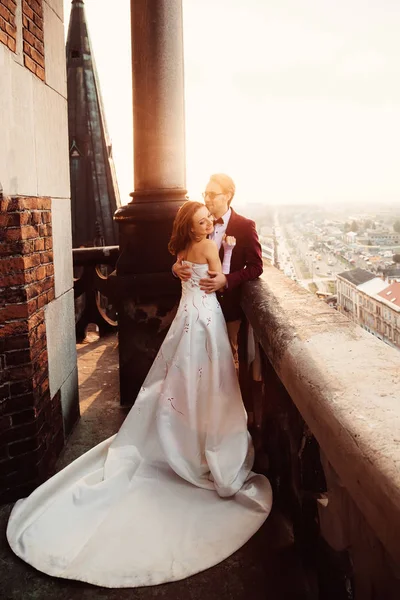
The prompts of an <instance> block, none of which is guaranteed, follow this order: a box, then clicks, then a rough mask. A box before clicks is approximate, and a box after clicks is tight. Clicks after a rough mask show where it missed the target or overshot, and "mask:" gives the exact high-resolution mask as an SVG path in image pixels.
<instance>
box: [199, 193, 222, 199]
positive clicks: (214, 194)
mask: <svg viewBox="0 0 400 600" xmlns="http://www.w3.org/2000/svg"><path fill="white" fill-rule="evenodd" d="M223 195H224V194H223V193H222V192H219V193H217V192H203V193H202V196H203V198H204V200H205V199H206V198H207V197H208V198H210V200H214V198H216V197H217V196H223Z"/></svg>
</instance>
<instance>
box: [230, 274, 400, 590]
mask: <svg viewBox="0 0 400 600" xmlns="http://www.w3.org/2000/svg"><path fill="white" fill-rule="evenodd" d="M242 305H243V308H244V311H245V314H246V317H247V322H246V323H245V326H244V327H242V330H241V343H240V379H241V385H242V389H243V396H244V401H245V404H246V407H247V410H248V413H249V423H250V429H251V431H252V433H253V439H254V442H255V446H256V456H257V463H258V465H257V466H258V468H259V469H261V470H263V471H265V472H266V473H267V474H268V476H269V477H270V479H271V483H272V485H273V488H274V492H275V501H276V504H277V505H278V506H280V508H281V509H282V510H283V512H284V513H285V514H286V516H287V518H288V520H289V522H290V523H291V525H292V527H293V535H294V539H295V541H296V544H297V545H298V547H299V548H300V550H301V554H302V556H303V557H304V560H305V566H306V567H308V568H309V572H310V573H314V574H315V576H311V575H310V586H311V588H312V589H313V590H314V592H315V595H312V596H311V597H313V598H314V597H316V598H324V599H325V600H327V599H331V598H332V599H335V600H341V599H342V598H343V599H345V598H346V599H349V598H355V599H356V600H372V599H377V598H379V599H382V600H383V599H385V600H389V599H390V600H392V599H393V600H394V599H395V598H396V599H397V598H400V541H399V540H400V470H399V465H400V353H399V352H398V351H397V350H395V349H393V348H390V347H388V346H387V345H386V344H384V343H382V342H380V341H379V340H377V339H376V338H375V337H374V336H372V335H370V334H368V333H367V332H366V331H364V330H363V329H361V327H358V326H357V325H356V324H354V323H353V322H351V321H349V320H348V318H347V317H345V316H344V315H342V314H340V313H338V312H337V311H335V310H334V309H331V308H329V307H328V306H327V305H326V304H325V303H324V302H322V301H320V300H318V299H317V298H316V297H314V296H313V295H312V294H311V293H309V292H307V291H306V290H304V289H302V288H301V287H300V286H298V285H296V284H295V283H294V282H292V281H291V280H290V279H288V278H286V277H285V276H284V275H283V274H282V273H280V272H279V271H278V270H277V269H275V268H274V267H268V266H266V267H265V270H264V275H263V277H262V278H261V279H260V280H258V281H255V282H251V283H249V284H247V285H246V287H245V289H244V293H243V298H242Z"/></svg>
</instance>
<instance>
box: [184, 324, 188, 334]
mask: <svg viewBox="0 0 400 600" xmlns="http://www.w3.org/2000/svg"><path fill="white" fill-rule="evenodd" d="M183 329H184V331H185V333H189V323H186V324H185V326H184V328H183Z"/></svg>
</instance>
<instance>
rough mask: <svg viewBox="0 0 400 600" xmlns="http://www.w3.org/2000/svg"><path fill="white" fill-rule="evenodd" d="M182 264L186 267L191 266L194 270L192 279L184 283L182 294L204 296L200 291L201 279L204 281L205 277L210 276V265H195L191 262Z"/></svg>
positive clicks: (186, 261) (187, 261)
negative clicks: (199, 294)
mask: <svg viewBox="0 0 400 600" xmlns="http://www.w3.org/2000/svg"><path fill="white" fill-rule="evenodd" d="M182 262H183V264H185V265H189V266H190V267H191V269H192V274H191V277H190V279H188V280H187V281H182V294H183V295H187V294H197V293H201V294H204V292H203V291H202V290H201V289H200V279H204V278H205V277H208V276H209V275H208V269H209V266H208V263H195V262H191V261H190V260H184V261H182Z"/></svg>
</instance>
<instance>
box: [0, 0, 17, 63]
mask: <svg viewBox="0 0 400 600" xmlns="http://www.w3.org/2000/svg"><path fill="white" fill-rule="evenodd" d="M16 11H17V3H16V0H0V42H2V43H3V44H5V45H6V46H7V47H8V48H9V49H10V50H12V51H13V52H15V50H16V47H17V27H16V24H15V13H16Z"/></svg>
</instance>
